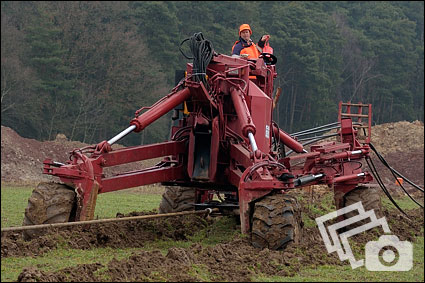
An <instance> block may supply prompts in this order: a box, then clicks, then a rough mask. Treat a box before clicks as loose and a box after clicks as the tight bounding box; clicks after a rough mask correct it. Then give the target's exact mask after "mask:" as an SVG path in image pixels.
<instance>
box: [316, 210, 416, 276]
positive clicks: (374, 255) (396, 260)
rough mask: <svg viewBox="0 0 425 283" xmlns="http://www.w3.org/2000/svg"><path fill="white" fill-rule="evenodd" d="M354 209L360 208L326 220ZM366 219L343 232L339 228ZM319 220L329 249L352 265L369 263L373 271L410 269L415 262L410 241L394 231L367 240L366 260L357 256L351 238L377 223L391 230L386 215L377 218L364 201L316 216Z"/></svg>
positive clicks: (353, 266)
mask: <svg viewBox="0 0 425 283" xmlns="http://www.w3.org/2000/svg"><path fill="white" fill-rule="evenodd" d="M352 211H357V212H358V214H357V215H355V216H353V217H350V218H348V219H345V220H342V221H340V222H337V223H333V224H331V225H326V223H327V222H329V221H331V220H333V219H337V217H339V216H342V215H346V214H347V213H349V212H352ZM364 220H369V222H367V223H366V224H363V225H361V226H359V227H356V228H353V229H351V230H348V231H345V232H343V233H341V234H339V233H338V232H337V231H338V230H339V229H341V228H344V227H350V225H352V224H354V223H360V222H361V221H364ZM316 223H317V225H318V227H319V231H320V234H321V236H322V239H323V242H324V243H325V246H326V249H327V250H328V253H332V252H336V253H337V254H338V257H339V259H340V260H341V261H343V260H348V261H349V262H350V264H351V267H352V268H353V269H355V268H358V267H361V266H363V265H366V268H367V269H368V270H370V271H408V270H410V269H411V268H412V266H413V257H412V255H413V246H412V244H411V243H410V242H407V241H400V240H399V238H398V237H397V236H395V235H382V236H381V237H379V240H378V241H370V242H368V243H367V244H366V247H365V253H366V255H365V259H366V262H365V260H364V259H359V260H357V259H356V258H355V257H354V254H353V252H352V250H351V247H350V244H349V242H348V238H350V237H352V236H354V235H357V234H360V233H362V232H365V231H367V230H370V229H373V228H375V227H381V228H382V229H383V231H384V233H387V234H390V233H391V231H390V228H389V226H388V223H387V220H386V219H385V217H382V218H379V219H378V218H377V217H376V215H375V212H374V211H373V210H368V211H365V209H364V207H363V205H362V203H361V202H356V203H354V204H352V205H349V206H346V207H344V208H341V209H339V210H337V211H333V212H331V213H328V214H326V215H323V216H320V217H318V218H316ZM386 248H392V249H386Z"/></svg>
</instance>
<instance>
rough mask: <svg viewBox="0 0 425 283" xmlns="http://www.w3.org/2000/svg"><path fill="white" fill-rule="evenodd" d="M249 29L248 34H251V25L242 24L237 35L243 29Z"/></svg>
mask: <svg viewBox="0 0 425 283" xmlns="http://www.w3.org/2000/svg"><path fill="white" fill-rule="evenodd" d="M246 29H247V30H249V34H250V35H252V30H251V27H250V26H249V25H248V24H242V25H241V26H240V27H239V36H240V35H241V32H242V31H243V30H246Z"/></svg>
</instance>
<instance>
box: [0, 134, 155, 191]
mask: <svg viewBox="0 0 425 283" xmlns="http://www.w3.org/2000/svg"><path fill="white" fill-rule="evenodd" d="M87 146H90V145H89V144H85V143H82V142H79V141H68V139H67V138H66V136H65V135H63V134H58V135H57V136H56V139H55V140H53V141H44V142H41V141H37V140H35V139H27V138H23V137H21V136H19V135H18V134H17V133H16V132H15V131H14V130H12V129H11V128H8V127H4V126H1V181H2V182H6V183H9V184H16V185H35V184H38V183H39V182H43V181H47V182H48V181H55V180H56V181H57V178H55V177H52V176H50V175H44V174H43V161H44V160H45V159H46V158H50V159H52V160H53V161H57V162H62V163H65V162H66V161H68V160H69V152H71V151H73V150H74V149H80V148H83V147H87ZM122 147H123V146H122V145H118V144H114V145H113V146H112V149H119V148H122ZM155 161H156V160H154V159H152V160H147V161H143V162H142V161H140V162H133V163H130V164H124V165H119V166H115V167H113V168H106V169H105V175H106V176H108V175H112V174H116V173H118V172H126V171H132V170H137V169H140V168H143V167H146V166H152V165H154V164H155Z"/></svg>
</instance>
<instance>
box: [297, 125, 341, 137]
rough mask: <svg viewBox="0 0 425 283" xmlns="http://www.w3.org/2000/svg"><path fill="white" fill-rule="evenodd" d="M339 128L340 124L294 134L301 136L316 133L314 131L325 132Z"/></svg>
mask: <svg viewBox="0 0 425 283" xmlns="http://www.w3.org/2000/svg"><path fill="white" fill-rule="evenodd" d="M339 128H341V126H334V127H330V128H326V129H321V130H315V131H311V132H305V133H302V134H296V135H294V136H295V137H302V136H307V135H312V134H316V133H321V132H326V131H329V130H334V129H339Z"/></svg>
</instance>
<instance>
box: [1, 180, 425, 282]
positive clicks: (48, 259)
mask: <svg viewBox="0 0 425 283" xmlns="http://www.w3.org/2000/svg"><path fill="white" fill-rule="evenodd" d="M157 191H158V190H157V189H155V188H153V189H152V188H151V189H145V190H144V189H139V190H130V191H122V192H114V193H108V194H104V195H99V197H98V203H97V207H96V212H95V217H98V218H110V217H115V215H116V213H117V212H120V213H129V212H132V211H142V210H146V211H150V210H152V209H155V208H157V207H158V205H159V202H160V200H161V194H160V193H158V192H157ZM31 192H32V188H29V187H9V186H2V188H1V227H2V228H3V227H8V226H20V225H21V223H22V219H23V213H24V210H25V207H26V206H27V201H28V198H29V197H30V195H31ZM399 203H401V206H402V208H403V209H412V208H415V205H414V204H413V205H412V204H411V201H410V200H408V199H402V200H401V201H399ZM322 204H323V206H322V207H321V208H312V209H318V210H319V211H320V212H321V213H325V212H326V211H327V210H332V209H333V205H332V201H331V199H324V202H322ZM383 204H384V206H386V207H387V206H388V207H390V205H392V204H390V203H388V202H386V201H383ZM308 224H309V225H313V223H308ZM214 225H215V227H214V229H212V231H213V233H208V235H206V234H205V233H206V232H205V231H204V230H201V231H200V232H198V233H197V234H195V235H194V236H192V237H191V238H190V239H191V240H190V241H177V242H176V241H164V240H158V241H156V242H152V243H149V244H148V245H146V247H144V249H145V250H152V249H160V250H161V251H162V252H163V253H166V252H167V250H168V249H169V248H170V247H182V248H188V247H189V246H190V245H191V244H193V243H194V242H197V243H201V244H202V245H215V244H217V243H220V242H224V241H228V239H229V238H231V237H232V235H231V234H229V233H235V232H234V230H233V231H232V229H230V228H229V227H234V223H232V220H229V219H228V218H223V219H221V220H220V221H218V222H216V223H215V224H214ZM210 231H211V230H210ZM413 247H414V265H413V269H412V270H410V271H408V272H371V271H368V270H366V268H365V267H364V266H363V267H360V268H357V269H355V270H352V269H351V267H350V265H349V264H348V263H347V265H344V266H327V265H321V266H317V267H306V268H304V269H303V270H302V271H301V272H300V273H299V274H297V275H296V276H294V277H278V276H275V277H270V276H263V275H262V274H258V275H257V276H256V277H254V278H252V280H254V281H264V282H282V281H288V282H304V281H329V282H332V281H335V282H336V281H339V282H342V281H346V282H349V281H356V282H362V281H370V282H372V281H385V282H394V281H399V282H403V281H404V282H406V281H410V282H411V281H422V282H423V281H424V238H423V237H418V238H417V240H416V241H415V242H414V243H413ZM136 250H138V249H135V248H128V249H112V248H96V249H91V250H76V249H70V248H68V247H67V246H66V244H62V245H61V246H60V247H59V248H58V249H55V250H52V251H50V252H48V253H46V254H44V255H43V256H39V257H36V258H32V257H8V258H2V259H1V281H2V282H8V281H16V280H17V277H18V275H19V273H20V272H21V271H22V269H23V268H24V267H27V266H36V267H37V268H38V269H40V270H43V271H55V270H59V269H63V268H66V267H72V266H76V265H78V264H88V263H95V262H99V263H102V264H106V263H108V262H109V261H110V260H111V259H112V258H113V257H115V258H116V259H125V258H128V257H129V256H130V255H131V254H132V253H133V252H134V251H136ZM193 272H194V274H197V276H198V278H199V280H200V281H211V280H212V277H210V275H209V274H208V272H207V271H206V270H205V269H204V268H203V267H202V266H198V265H194V266H193Z"/></svg>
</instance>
